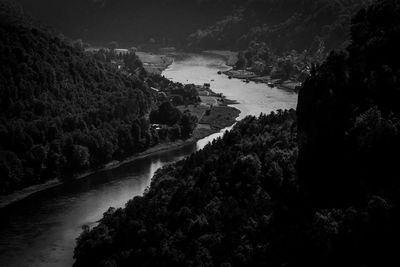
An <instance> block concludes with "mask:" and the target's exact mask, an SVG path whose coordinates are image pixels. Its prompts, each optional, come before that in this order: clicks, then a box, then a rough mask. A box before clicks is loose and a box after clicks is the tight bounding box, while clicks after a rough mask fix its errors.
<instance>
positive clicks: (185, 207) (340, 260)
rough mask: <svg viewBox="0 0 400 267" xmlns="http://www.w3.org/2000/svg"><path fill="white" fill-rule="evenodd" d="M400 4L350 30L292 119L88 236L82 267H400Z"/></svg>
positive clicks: (134, 203) (203, 163)
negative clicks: (345, 43)
mask: <svg viewBox="0 0 400 267" xmlns="http://www.w3.org/2000/svg"><path fill="white" fill-rule="evenodd" d="M399 20H400V3H399V1H397V0H378V1H376V2H375V3H374V4H373V5H371V6H370V7H368V8H367V9H362V10H361V11H360V12H358V13H357V15H356V16H355V17H354V18H353V20H352V28H351V36H352V42H351V44H350V45H349V46H348V48H347V50H344V51H342V52H337V53H332V54H331V55H330V56H329V58H328V59H327V60H326V62H324V63H323V64H322V65H321V66H316V67H314V68H313V70H312V72H311V76H310V77H309V78H307V80H306V82H305V83H304V85H303V87H302V88H301V90H300V93H299V104H298V109H297V119H296V116H295V112H294V111H279V112H278V113H277V114H276V113H275V114H274V113H273V114H270V115H268V116H266V115H262V116H260V118H258V119H256V118H254V117H248V118H246V119H245V120H243V121H242V122H240V123H238V125H237V126H235V127H234V129H233V130H232V131H231V132H229V133H227V134H225V136H224V137H223V138H221V139H219V140H217V141H214V142H213V144H211V145H208V146H207V147H206V148H205V149H204V150H203V151H199V152H197V153H195V154H194V155H192V156H190V157H189V158H188V159H186V160H183V161H181V162H178V163H177V164H174V165H171V166H168V167H165V168H164V169H162V170H160V171H159V172H158V173H157V174H156V175H155V177H154V179H153V182H152V186H151V188H150V189H149V190H148V191H147V192H146V193H145V195H144V196H143V197H136V198H134V199H133V200H131V201H130V202H128V203H127V205H126V208H125V209H118V210H113V209H110V210H109V211H108V212H106V213H105V214H104V217H103V219H102V220H101V222H100V224H99V225H98V226H96V227H94V228H93V229H92V230H90V229H88V228H87V227H86V228H85V229H84V232H83V233H82V235H81V236H80V238H79V239H78V244H77V247H76V249H75V257H76V259H77V261H76V264H75V265H76V266H87V265H94V266H130V265H132V264H135V265H138V266H155V265H156V266H389V265H391V266H397V265H399V259H398V255H397V254H398V251H399V245H398V242H397V241H398V239H399V237H400V232H399V227H398V225H399V223H400V210H399V207H400V198H399V188H400V187H399V180H398V178H399V177H400V174H399V170H398V168H397V162H398V159H399V156H398V151H400V150H399V149H400V136H399V132H400V122H399V118H400V113H399V111H400V110H399V105H398V101H399V100H400V95H399V92H400V84H399V81H400V79H399V78H400V77H399V73H400V63H399V62H400V58H399V53H398V51H397V49H398V47H399V45H400V43H399V40H400V39H399V38H398V36H399V35H400V28H399V25H400V21H399ZM296 121H297V122H296Z"/></svg>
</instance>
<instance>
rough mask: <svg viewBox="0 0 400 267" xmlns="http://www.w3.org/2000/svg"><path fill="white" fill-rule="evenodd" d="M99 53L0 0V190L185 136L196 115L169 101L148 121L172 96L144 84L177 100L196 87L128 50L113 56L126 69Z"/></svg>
mask: <svg viewBox="0 0 400 267" xmlns="http://www.w3.org/2000/svg"><path fill="white" fill-rule="evenodd" d="M99 57H100V54H99V55H97V57H96V56H90V55H87V54H86V53H84V51H83V46H82V43H81V42H79V41H78V42H73V43H72V42H70V41H68V40H65V39H64V38H63V36H61V35H58V36H55V35H54V34H53V33H50V32H49V31H48V30H47V29H45V28H42V27H39V26H36V25H35V24H33V23H32V21H30V20H29V19H27V18H26V17H25V15H24V13H23V11H22V9H21V8H20V7H19V6H18V5H15V4H12V2H9V1H1V2H0V62H1V65H0V194H7V193H10V192H12V191H14V190H16V189H20V188H23V187H25V186H28V185H32V184H37V183H41V182H44V181H46V180H48V179H50V178H55V177H58V176H71V175H73V174H76V173H79V172H82V171H84V170H86V169H88V168H93V167H98V166H101V165H103V164H104V163H107V162H109V161H110V160H113V159H121V158H123V157H126V156H129V155H132V154H134V153H136V152H140V151H143V150H145V149H146V148H148V147H150V146H153V145H155V144H157V143H158V142H160V141H165V140H175V139H178V138H187V137H189V136H190V134H191V132H192V130H193V128H194V126H195V123H196V121H194V120H193V116H192V115H191V114H188V113H184V114H182V113H181V112H180V111H179V110H178V109H177V108H175V107H174V106H172V105H171V106H169V108H170V109H172V110H174V111H175V112H177V114H178V115H177V116H178V120H177V121H174V123H173V124H170V126H171V127H170V128H167V129H165V130H164V131H163V132H160V133H161V134H159V132H157V131H156V130H155V129H153V128H151V127H150V121H149V119H148V116H149V114H150V112H151V110H153V109H156V110H157V106H158V105H161V104H162V103H164V102H166V103H167V104H169V101H172V100H171V99H169V98H163V99H159V97H157V95H156V93H155V92H154V91H153V90H151V89H150V86H160V87H163V88H164V87H165V88H167V89H168V88H170V89H168V90H172V89H175V90H178V89H180V90H181V91H182V92H183V93H182V96H181V98H182V99H181V100H182V101H183V102H184V103H186V102H190V101H191V102H190V103H192V102H194V101H197V98H198V95H197V92H196V91H195V92H196V94H194V93H193V90H190V88H186V89H185V88H184V86H183V85H181V84H176V85H175V84H173V83H171V82H170V81H168V80H166V79H165V78H162V77H159V76H157V75H148V74H147V73H146V72H145V71H144V70H143V68H142V64H141V62H140V61H139V59H138V58H137V56H136V55H135V54H129V55H127V56H124V57H123V58H121V60H122V61H123V62H124V63H125V68H126V71H125V70H124V71H123V70H119V69H118V67H117V66H116V65H115V64H114V65H113V64H110V63H109V62H107V60H104V58H103V60H100V59H99ZM167 89H165V90H167ZM181 91H179V92H181ZM184 93H186V94H184ZM185 101H186V102H185ZM167 104H165V105H167Z"/></svg>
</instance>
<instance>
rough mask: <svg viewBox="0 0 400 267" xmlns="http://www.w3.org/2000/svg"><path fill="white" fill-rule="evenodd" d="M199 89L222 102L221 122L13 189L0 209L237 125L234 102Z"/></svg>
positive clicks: (200, 124)
mask: <svg viewBox="0 0 400 267" xmlns="http://www.w3.org/2000/svg"><path fill="white" fill-rule="evenodd" d="M149 55H151V56H154V54H149ZM157 56H159V55H156V57H152V59H154V58H157ZM157 60H158V58H157ZM168 63H169V64H164V65H163V66H157V67H158V70H161V69H162V71H163V70H165V69H167V68H168V67H169V66H170V65H171V64H172V63H173V61H170V62H168ZM202 90H206V91H208V92H209V93H210V97H213V98H216V99H218V98H219V99H222V100H223V102H222V103H220V104H219V110H218V113H219V114H221V113H222V114H228V116H229V118H228V119H225V120H223V121H216V122H214V123H210V122H208V121H206V122H204V121H201V120H199V122H198V124H197V125H196V128H195V130H194V131H193V133H192V137H190V138H189V139H187V140H177V141H173V142H165V143H160V144H157V145H155V146H153V147H150V148H148V149H147V150H145V151H143V152H140V153H138V154H136V155H132V156H130V157H127V158H125V159H122V160H119V161H118V160H113V161H110V162H109V163H106V164H105V165H103V166H102V167H98V168H95V169H91V170H88V171H86V172H83V173H80V174H77V175H75V176H74V177H72V178H70V179H67V180H63V179H62V178H60V177H58V178H54V179H51V180H48V181H46V182H45V183H43V184H36V185H32V186H29V187H26V188H23V189H20V190H17V191H15V192H13V193H11V194H9V195H4V196H0V210H1V209H4V208H6V207H8V206H10V205H12V204H13V203H16V202H19V201H21V200H23V199H26V198H28V197H29V196H32V195H34V194H36V193H40V192H42V191H45V190H48V189H52V188H55V187H57V186H62V185H64V184H66V183H68V182H70V181H75V180H80V179H84V178H87V177H88V176H90V175H93V174H95V173H98V172H102V171H107V170H112V169H115V168H118V167H120V166H122V165H125V164H128V163H131V162H132V161H135V160H138V159H142V158H146V157H151V156H153V155H156V154H158V153H163V152H167V151H173V150H175V149H179V148H182V147H184V146H187V145H190V144H194V143H196V142H198V141H199V140H201V139H204V138H206V137H208V136H210V135H213V134H215V133H219V132H220V131H221V130H223V129H225V128H227V127H230V126H232V125H234V124H235V123H236V122H237V121H236V119H237V118H238V117H239V114H240V111H239V110H238V109H236V108H234V107H232V106H231V105H234V104H237V103H238V102H237V101H235V100H230V99H227V98H226V97H225V96H223V95H222V94H217V93H215V92H213V91H212V90H211V89H209V88H204V86H202ZM215 108H218V107H215ZM203 117H204V116H203V115H202V116H201V118H203Z"/></svg>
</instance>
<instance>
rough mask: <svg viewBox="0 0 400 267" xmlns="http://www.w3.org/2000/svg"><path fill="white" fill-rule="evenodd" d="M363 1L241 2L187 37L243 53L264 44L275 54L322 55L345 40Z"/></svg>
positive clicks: (193, 44) (207, 45)
mask: <svg viewBox="0 0 400 267" xmlns="http://www.w3.org/2000/svg"><path fill="white" fill-rule="evenodd" d="M367 2H370V1H367V0H351V1H341V0H337V1H327V0H306V1H299V0H283V1H273V0H256V1H244V2H243V3H242V5H241V6H240V8H237V9H235V11H234V12H233V13H232V14H230V16H228V17H226V18H225V19H223V20H221V21H219V22H217V23H216V24H215V25H213V26H212V27H210V28H208V29H207V28H206V29H203V30H199V31H198V32H197V33H194V34H192V35H191V36H190V37H189V42H190V43H191V45H192V46H200V47H213V48H215V47H218V48H225V49H226V48H227V47H230V48H236V49H237V48H239V49H245V48H247V47H248V46H249V44H250V43H251V42H265V43H266V44H267V45H268V46H269V47H270V49H272V50H273V51H276V52H278V53H281V52H287V51H291V50H293V49H295V50H297V51H300V52H301V51H303V50H305V49H311V50H314V52H315V51H317V50H318V49H319V48H321V46H323V48H324V49H326V51H330V50H332V49H336V48H339V47H340V46H341V45H343V43H344V42H345V41H347V40H348V39H349V35H348V33H349V29H350V20H351V16H352V14H353V13H354V12H355V11H357V10H358V9H360V8H361V6H362V5H363V4H365V3H367Z"/></svg>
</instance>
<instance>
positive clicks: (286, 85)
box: [222, 69, 301, 93]
mask: <svg viewBox="0 0 400 267" xmlns="http://www.w3.org/2000/svg"><path fill="white" fill-rule="evenodd" d="M222 74H224V75H226V76H228V77H229V78H230V79H239V80H242V81H243V82H246V83H247V82H250V81H251V82H255V83H264V84H267V85H268V86H270V87H272V88H273V87H277V88H279V89H283V90H290V91H293V92H295V93H297V92H298V88H299V87H300V86H301V82H299V81H292V80H284V81H283V80H282V79H272V78H271V76H268V75H267V76H260V75H258V74H256V73H254V72H250V71H246V70H234V69H230V70H227V71H224V72H222Z"/></svg>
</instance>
